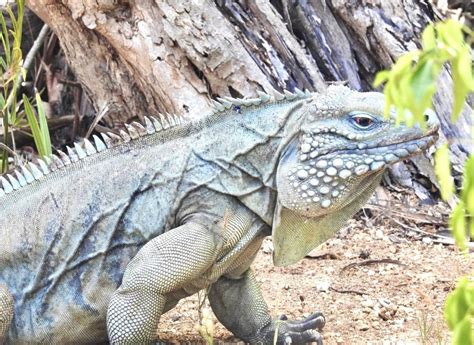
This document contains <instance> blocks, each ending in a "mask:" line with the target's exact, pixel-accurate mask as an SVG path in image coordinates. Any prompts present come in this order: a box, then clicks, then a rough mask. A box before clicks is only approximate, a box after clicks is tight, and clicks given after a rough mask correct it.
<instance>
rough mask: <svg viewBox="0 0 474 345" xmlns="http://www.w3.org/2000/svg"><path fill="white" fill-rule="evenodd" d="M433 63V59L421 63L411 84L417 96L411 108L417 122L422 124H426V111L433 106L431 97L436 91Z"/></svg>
mask: <svg viewBox="0 0 474 345" xmlns="http://www.w3.org/2000/svg"><path fill="white" fill-rule="evenodd" d="M433 64H434V62H433V61H432V60H426V61H425V62H423V63H419V64H418V65H417V66H416V69H415V72H414V73H413V75H412V77H411V85H410V86H411V89H412V90H413V94H414V96H415V97H414V101H413V103H412V105H411V108H410V109H411V111H412V113H413V115H414V116H415V120H416V122H418V123H421V124H424V114H425V111H426V109H428V108H430V107H431V98H432V97H433V95H434V93H435V91H436V85H435V79H434V77H435V76H434V68H433Z"/></svg>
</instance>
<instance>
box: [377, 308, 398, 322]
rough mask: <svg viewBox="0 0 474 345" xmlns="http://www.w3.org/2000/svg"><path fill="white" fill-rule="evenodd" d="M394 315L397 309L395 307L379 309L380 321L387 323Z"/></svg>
mask: <svg viewBox="0 0 474 345" xmlns="http://www.w3.org/2000/svg"><path fill="white" fill-rule="evenodd" d="M396 313H397V307H396V306H394V307H391V306H388V307H382V308H380V311H379V316H380V318H381V319H382V320H385V321H387V320H392V319H393V318H394V316H395V314H396Z"/></svg>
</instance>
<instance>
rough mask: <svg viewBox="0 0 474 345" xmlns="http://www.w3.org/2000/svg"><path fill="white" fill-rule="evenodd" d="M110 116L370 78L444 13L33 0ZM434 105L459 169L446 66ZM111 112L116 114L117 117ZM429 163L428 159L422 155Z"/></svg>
mask: <svg viewBox="0 0 474 345" xmlns="http://www.w3.org/2000/svg"><path fill="white" fill-rule="evenodd" d="M28 6H29V7H30V9H32V10H33V11H34V12H35V13H36V14H37V15H38V16H39V17H41V18H42V20H43V21H44V22H46V23H47V24H48V25H49V26H50V27H51V29H52V30H53V31H54V33H55V34H56V35H57V36H58V38H59V41H60V43H61V46H62V48H63V50H64V53H65V56H66V58H67V59H68V62H69V64H70V65H71V66H72V67H73V69H74V71H75V74H76V76H77V78H78V80H79V81H80V82H81V84H82V85H83V86H84V88H85V90H86V91H87V93H88V95H89V97H90V98H91V100H92V102H93V105H94V107H95V109H96V111H97V112H100V111H102V110H103V109H108V116H107V117H106V120H107V121H108V124H109V125H113V124H114V123H116V122H121V121H126V120H128V119H130V118H132V117H136V116H138V117H142V116H143V115H146V114H149V113H151V114H153V113H157V112H162V113H167V112H169V113H177V114H184V115H187V116H197V115H198V114H203V113H206V111H208V110H209V108H210V104H211V103H210V100H211V98H212V97H215V96H224V95H231V96H254V95H255V93H256V91H257V90H264V91H270V90H271V89H272V88H276V89H283V88H287V89H290V90H292V89H294V88H295V87H298V88H307V89H310V90H315V91H321V90H323V89H324V88H325V86H326V83H327V82H345V83H347V84H348V86H350V87H351V88H353V89H357V90H369V89H371V84H372V81H373V78H374V75H375V73H376V72H377V71H378V70H380V69H385V68H388V67H390V66H391V64H392V63H393V62H394V61H395V60H396V59H397V58H398V57H399V56H400V55H402V54H403V53H405V52H406V51H408V50H411V49H416V48H417V47H418V46H419V43H418V38H419V37H420V34H421V32H422V30H423V28H424V27H425V26H426V25H427V24H429V23H430V22H431V21H434V20H437V19H438V17H437V15H436V12H435V11H434V10H433V8H432V6H431V5H430V3H429V2H428V1H427V0H391V1H383V0H366V1H356V0H350V1H347V0H300V1H295V0H255V1H246V0H240V1H230V0H216V1H215V2H211V1H208V0H194V1H193V0H187V1H186V0H184V1H181V0H162V1H152V0H137V1H126V0H121V1H118V0H94V1H93V0H77V1H76V0H75V1H66V0H62V1H61V0H29V1H28ZM438 89H439V91H438V93H437V95H436V99H435V104H434V105H435V109H436V111H437V112H438V114H439V115H440V119H441V122H442V126H443V133H444V135H445V136H446V138H447V139H448V140H449V141H450V142H451V146H450V147H451V152H452V159H453V163H454V165H455V167H456V168H457V169H459V166H460V165H461V164H462V162H463V161H464V159H465V158H466V155H467V153H468V152H472V150H473V145H472V139H470V135H469V130H470V128H471V126H472V117H471V116H470V114H471V111H472V109H471V107H470V106H469V105H466V108H465V111H464V112H463V113H462V115H461V116H460V120H459V121H458V122H457V123H456V124H451V123H450V121H449V119H450V109H451V102H452V96H451V77H450V74H449V71H447V70H446V71H444V72H443V74H442V76H441V78H440V80H439V81H438ZM112 120H113V121H112ZM414 163H415V165H416V166H417V168H418V169H420V170H422V171H424V172H423V173H424V174H425V175H428V177H431V176H430V175H432V170H431V168H429V169H428V170H429V171H426V169H427V168H426V166H430V164H427V161H426V160H423V159H415V160H414Z"/></svg>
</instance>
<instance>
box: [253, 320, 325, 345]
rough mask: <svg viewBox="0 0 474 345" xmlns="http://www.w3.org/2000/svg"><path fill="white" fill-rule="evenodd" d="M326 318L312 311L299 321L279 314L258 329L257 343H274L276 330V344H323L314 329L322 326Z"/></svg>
mask: <svg viewBox="0 0 474 345" xmlns="http://www.w3.org/2000/svg"><path fill="white" fill-rule="evenodd" d="M325 323H326V320H325V318H324V316H323V315H322V314H321V313H314V314H312V315H310V316H308V317H307V318H306V319H304V320H301V321H288V318H287V317H286V316H285V315H281V316H279V317H278V318H277V319H276V320H275V321H273V322H272V323H270V324H269V325H268V326H266V327H265V328H264V329H262V330H261V331H260V335H259V336H258V340H257V341H255V343H257V344H261V343H270V344H274V343H275V342H274V340H275V332H278V337H277V339H276V343H277V344H283V345H290V344H291V345H295V344H308V343H316V344H318V345H322V344H323V340H322V337H321V334H320V333H319V332H318V331H316V329H317V330H321V329H322V328H323V327H324V324H325Z"/></svg>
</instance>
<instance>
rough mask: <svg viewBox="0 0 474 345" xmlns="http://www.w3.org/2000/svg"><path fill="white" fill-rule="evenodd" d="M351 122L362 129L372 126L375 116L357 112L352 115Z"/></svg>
mask: <svg viewBox="0 0 474 345" xmlns="http://www.w3.org/2000/svg"><path fill="white" fill-rule="evenodd" d="M351 122H352V123H353V124H354V126H356V127H357V128H360V129H369V128H371V127H372V126H373V125H374V123H375V121H374V118H373V117H372V116H370V115H368V114H355V115H352V116H351Z"/></svg>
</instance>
